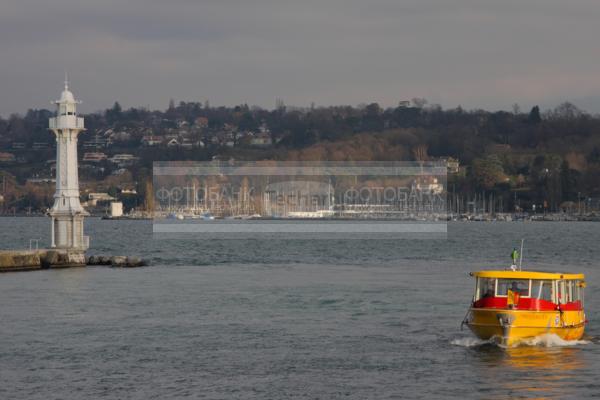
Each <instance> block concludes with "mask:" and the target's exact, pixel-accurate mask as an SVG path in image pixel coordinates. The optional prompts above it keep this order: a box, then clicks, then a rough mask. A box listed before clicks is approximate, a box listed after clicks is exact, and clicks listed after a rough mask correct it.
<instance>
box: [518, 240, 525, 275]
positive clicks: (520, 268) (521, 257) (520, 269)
mask: <svg viewBox="0 0 600 400" xmlns="http://www.w3.org/2000/svg"><path fill="white" fill-rule="evenodd" d="M524 242H525V239H521V254H520V256H519V271H523V244H524Z"/></svg>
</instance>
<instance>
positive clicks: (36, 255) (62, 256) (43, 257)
mask: <svg viewBox="0 0 600 400" xmlns="http://www.w3.org/2000/svg"><path fill="white" fill-rule="evenodd" d="M85 264H86V262H85V252H83V251H81V250H71V249H40V250H0V272H7V271H28V270H36V269H47V268H70V267H84V266H85Z"/></svg>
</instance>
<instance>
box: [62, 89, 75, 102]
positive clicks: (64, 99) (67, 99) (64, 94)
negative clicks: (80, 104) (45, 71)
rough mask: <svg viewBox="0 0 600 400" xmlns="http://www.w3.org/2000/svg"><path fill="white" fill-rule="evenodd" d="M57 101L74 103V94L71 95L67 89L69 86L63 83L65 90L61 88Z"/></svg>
mask: <svg viewBox="0 0 600 400" xmlns="http://www.w3.org/2000/svg"><path fill="white" fill-rule="evenodd" d="M59 102H61V103H75V96H73V93H72V92H71V91H70V90H69V87H68V86H67V85H65V90H63V91H62V93H61V95H60V100H59Z"/></svg>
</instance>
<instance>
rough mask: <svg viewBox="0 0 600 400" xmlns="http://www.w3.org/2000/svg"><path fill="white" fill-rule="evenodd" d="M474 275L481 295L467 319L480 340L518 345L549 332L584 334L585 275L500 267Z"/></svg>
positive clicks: (572, 337) (565, 337)
mask: <svg viewBox="0 0 600 400" xmlns="http://www.w3.org/2000/svg"><path fill="white" fill-rule="evenodd" d="M471 276H473V277H475V295H474V297H473V301H472V303H471V307H470V308H469V311H468V312H467V315H466V317H465V320H464V321H463V323H464V324H466V325H467V326H468V327H469V329H471V331H473V333H474V334H475V335H477V337H479V338H480V339H484V340H489V339H492V340H496V341H499V342H501V343H502V344H505V345H507V346H512V345H514V344H517V343H519V342H522V341H525V340H527V339H533V338H535V337H538V336H542V335H546V334H554V335H556V336H558V337H559V338H561V339H563V340H578V339H581V337H582V336H583V332H584V329H585V324H586V322H587V321H586V318H585V312H584V295H583V292H584V288H585V276H584V275H583V274H566V273H560V272H538V271H512V270H509V271H502V270H496V271H478V272H472V273H471Z"/></svg>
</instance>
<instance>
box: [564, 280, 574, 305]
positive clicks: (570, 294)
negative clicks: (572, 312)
mask: <svg viewBox="0 0 600 400" xmlns="http://www.w3.org/2000/svg"><path fill="white" fill-rule="evenodd" d="M565 284H566V286H567V287H566V295H567V303H570V302H572V301H573V298H574V296H573V281H566V282H565Z"/></svg>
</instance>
